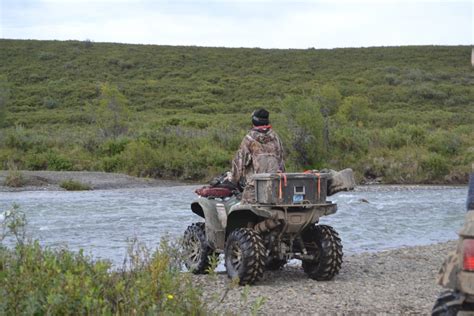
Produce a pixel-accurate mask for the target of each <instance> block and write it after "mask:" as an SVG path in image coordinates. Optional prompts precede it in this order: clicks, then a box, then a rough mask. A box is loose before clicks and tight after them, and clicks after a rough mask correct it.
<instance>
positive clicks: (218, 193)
mask: <svg viewBox="0 0 474 316" xmlns="http://www.w3.org/2000/svg"><path fill="white" fill-rule="evenodd" d="M194 192H196V194H197V195H199V196H202V197H214V198H224V197H229V196H232V194H233V192H232V190H230V189H228V188H218V187H208V186H204V187H202V188H199V189H197V190H196V191H194Z"/></svg>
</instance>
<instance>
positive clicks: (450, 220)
mask: <svg viewBox="0 0 474 316" xmlns="http://www.w3.org/2000/svg"><path fill="white" fill-rule="evenodd" d="M195 189H196V186H177V187H156V188H145V189H123V190H122V189H120V190H104V191H82V192H64V191H56V192H52V191H34V192H33V191H32V192H14V193H4V192H1V193H0V210H5V209H7V208H9V207H10V206H11V205H12V203H17V204H19V205H20V207H21V210H22V211H24V212H25V213H26V215H27V219H28V223H29V225H28V231H29V234H30V235H31V236H32V237H33V238H35V239H38V240H40V242H41V243H42V244H43V245H48V246H60V245H67V246H68V247H69V248H70V249H72V250H78V249H80V248H83V249H84V250H85V252H86V253H89V254H92V255H93V256H94V257H95V258H107V259H110V260H111V261H112V262H114V263H115V264H120V263H121V262H122V260H123V258H124V255H125V252H126V245H127V238H133V237H137V238H138V240H140V241H142V242H145V243H146V244H147V245H148V246H150V247H152V248H154V247H156V245H157V244H158V242H159V240H160V238H161V237H162V236H165V235H169V236H171V237H179V236H181V235H182V233H183V231H184V230H185V229H186V227H187V226H188V225H189V224H191V223H192V222H195V221H200V217H198V216H196V215H194V214H193V213H192V212H191V210H190V207H189V204H190V202H191V201H192V200H193V199H194V198H195V197H196V196H195V194H194V190H195ZM466 194H467V188H465V187H455V188H449V187H448V188H447V187H439V188H437V187H421V188H411V189H409V188H401V189H400V188H398V187H389V186H380V187H365V188H363V190H361V191H353V192H342V193H338V194H336V195H334V196H332V197H330V199H331V200H332V201H334V202H336V203H338V212H337V213H336V214H335V215H331V216H327V217H324V218H322V219H321V223H323V224H329V225H332V226H334V227H335V228H336V230H337V231H338V232H339V234H340V235H341V237H342V240H343V245H344V252H345V253H354V252H361V251H377V250H382V249H389V248H394V247H400V246H406V245H423V244H430V243H436V242H440V241H446V240H449V239H455V238H457V235H456V232H457V231H458V230H459V228H460V227H461V225H462V221H463V219H464V215H465V201H466ZM362 199H364V200H366V201H368V203H366V202H362V201H361V200H362Z"/></svg>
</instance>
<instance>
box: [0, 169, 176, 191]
mask: <svg viewBox="0 0 474 316" xmlns="http://www.w3.org/2000/svg"><path fill="white" fill-rule="evenodd" d="M19 173H20V174H21V176H22V178H23V181H24V185H23V186H21V187H9V186H6V185H5V184H4V183H5V179H6V177H7V176H8V174H9V171H5V170H0V192H18V191H61V190H64V189H63V188H61V187H60V184H61V182H63V181H68V180H73V181H76V182H79V183H82V184H85V185H87V186H88V187H90V188H91V189H92V190H108V189H126V188H144V187H157V186H177V185H183V184H184V183H183V182H178V181H173V180H162V179H151V178H137V177H131V176H128V175H125V174H121V173H107V172H91V171H27V170H25V171H23V170H22V171H19Z"/></svg>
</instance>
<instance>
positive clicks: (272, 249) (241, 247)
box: [183, 170, 352, 285]
mask: <svg viewBox="0 0 474 316" xmlns="http://www.w3.org/2000/svg"><path fill="white" fill-rule="evenodd" d="M351 172H352V170H351ZM330 179H331V178H330V174H328V173H316V172H314V173H288V174H280V173H274V174H256V175H254V180H255V199H256V203H253V204H243V203H240V199H239V191H238V190H233V189H232V188H230V189H229V188H227V187H222V183H220V184H218V185H215V186H212V187H204V188H202V189H200V190H197V193H198V194H199V195H200V196H199V198H198V199H197V200H195V201H194V202H192V204H191V210H192V211H193V212H194V213H195V214H197V215H199V216H201V217H202V218H204V219H205V223H202V222H201V223H194V224H192V225H190V226H189V227H188V228H187V229H186V231H185V233H184V242H183V244H184V252H185V255H186V259H185V260H186V263H185V264H186V266H187V268H188V269H189V270H190V271H192V272H193V273H195V274H200V273H206V272H208V269H209V266H210V263H209V256H210V255H212V254H224V258H225V267H226V270H227V274H228V276H229V277H230V278H233V279H234V278H238V279H239V283H240V284H241V285H245V284H253V283H254V282H256V281H257V280H259V279H260V278H261V277H262V275H263V272H264V271H265V270H276V269H279V268H281V267H282V266H283V265H285V264H286V263H287V261H288V260H290V259H300V260H302V266H303V269H304V271H305V272H306V274H307V275H308V276H309V277H310V278H312V279H315V280H331V279H332V278H333V277H334V276H335V275H336V274H337V273H338V272H339V270H340V268H341V264H342V256H343V253H342V244H341V239H340V238H339V235H338V233H337V232H336V230H334V228H332V227H331V226H328V225H319V224H318V222H319V219H320V218H321V217H322V216H326V215H331V214H334V213H336V210H337V205H336V204H335V203H332V202H330V201H327V200H326V196H327V191H328V180H330Z"/></svg>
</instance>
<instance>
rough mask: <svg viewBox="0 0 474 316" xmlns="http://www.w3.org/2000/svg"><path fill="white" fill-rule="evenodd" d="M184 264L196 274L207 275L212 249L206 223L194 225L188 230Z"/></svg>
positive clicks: (184, 246) (184, 242) (185, 238)
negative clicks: (208, 241)
mask: <svg viewBox="0 0 474 316" xmlns="http://www.w3.org/2000/svg"><path fill="white" fill-rule="evenodd" d="M183 248H184V255H185V258H184V264H185V265H186V268H188V270H189V271H191V272H192V273H194V274H204V273H207V272H208V271H207V270H208V268H209V267H210V264H209V255H210V254H211V253H212V249H211V247H209V245H208V244H207V240H206V230H205V226H204V223H194V224H192V225H190V226H188V228H187V229H186V231H185V232H184V238H183Z"/></svg>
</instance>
